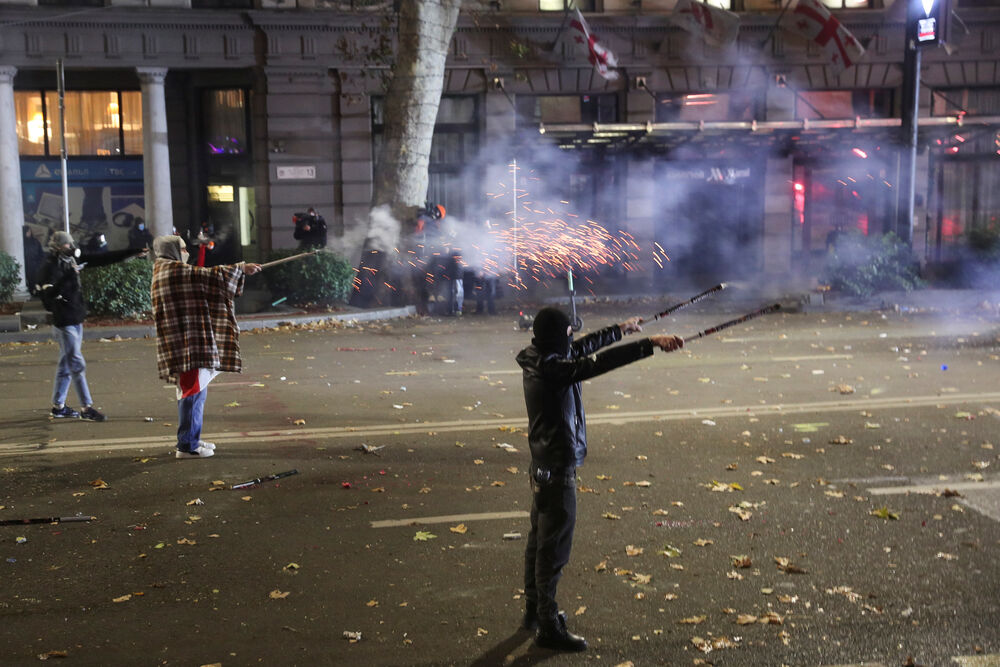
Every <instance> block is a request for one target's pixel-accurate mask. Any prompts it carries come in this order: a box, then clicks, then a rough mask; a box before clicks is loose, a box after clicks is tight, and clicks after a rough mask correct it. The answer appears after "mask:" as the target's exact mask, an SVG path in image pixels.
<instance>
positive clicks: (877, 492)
mask: <svg viewBox="0 0 1000 667" xmlns="http://www.w3.org/2000/svg"><path fill="white" fill-rule="evenodd" d="M945 489H949V490H951V491H978V490H983V491H985V490H987V489H1000V480H990V481H985V482H936V483H934V484H911V485H909V486H879V487H875V488H873V489H868V493H870V494H871V495H873V496H896V495H900V494H905V493H922V494H937V493H941V492H942V491H944V490H945Z"/></svg>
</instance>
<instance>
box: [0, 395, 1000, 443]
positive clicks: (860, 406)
mask: <svg viewBox="0 0 1000 667" xmlns="http://www.w3.org/2000/svg"><path fill="white" fill-rule="evenodd" d="M964 403H973V404H982V403H1000V392H991V393H975V394H948V395H947V396H939V395H937V394H934V395H929V396H910V397H896V398H871V397H865V398H860V399H854V400H843V399H841V400H832V401H816V402H814V403H790V404H789V403H786V404H775V405H728V406H711V407H704V408H702V407H698V408H678V409H674V410H640V411H634V412H603V413H598V414H592V415H590V416H589V417H588V419H587V421H588V423H589V424H592V425H599V424H610V425H617V424H622V423H628V422H642V421H651V422H671V421H685V420H689V419H704V418H707V417H711V418H712V419H721V418H723V417H746V416H758V415H793V414H803V413H811V412H847V411H853V410H877V409H881V408H915V407H922V406H927V405H955V404H964ZM501 426H506V427H517V428H521V429H524V428H525V427H526V426H527V422H526V421H525V418H524V417H517V418H511V419H506V418H503V419H478V420H467V421H463V420H449V421H440V422H419V423H413V424H374V425H371V426H332V427H326V428H313V429H305V428H302V429H289V430H281V429H273V430H266V431H244V432H233V431H229V432H225V433H210V434H207V435H205V436H204V437H205V438H206V439H208V440H209V441H210V442H218V443H226V444H230V443H232V444H235V443H247V442H268V443H272V442H274V441H275V440H281V441H284V442H290V441H294V440H314V439H334V438H366V437H367V438H371V437H376V436H383V437H395V436H413V435H426V434H427V433H428V432H430V431H433V432H435V433H449V432H456V431H458V432H472V431H488V430H493V429H497V428H500V427H501ZM175 442H176V440H175V438H174V436H170V435H161V436H145V437H138V438H108V439H103V440H98V439H91V440H65V441H57V442H55V443H51V444H44V443H37V442H36V443H9V444H0V457H3V456H16V455H20V454H45V453H55V452H64V451H77V452H100V451H108V450H116V449H142V448H144V447H154V446H165V447H170V446H173V445H174V443H175Z"/></svg>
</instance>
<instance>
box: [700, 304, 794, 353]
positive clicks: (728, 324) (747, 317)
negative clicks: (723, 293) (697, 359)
mask: <svg viewBox="0 0 1000 667" xmlns="http://www.w3.org/2000/svg"><path fill="white" fill-rule="evenodd" d="M777 310H781V304H780V303H776V304H773V305H770V306H767V307H766V308H761V309H760V310H755V311H753V312H752V313H747V314H746V315H744V316H743V317H737V318H736V319H735V320H729V321H728V322H723V323H722V324H717V325H715V326H714V327H709V328H708V329H705V330H704V331H699V332H698V333H696V334H694V335H693V336H686V337H685V338H684V342H685V343H689V342H690V341H693V340H698V339H699V338H704V337H705V336H709V335H711V334H714V333H718V332H720V331H722V330H723V329H728V328H729V327H734V326H736V325H737V324H743V323H744V322H746V321H747V320H752V319H754V318H755V317H760V316H761V315H767V314H768V313H773V312H775V311H777Z"/></svg>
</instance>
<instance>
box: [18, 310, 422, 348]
mask: <svg viewBox="0 0 1000 667" xmlns="http://www.w3.org/2000/svg"><path fill="white" fill-rule="evenodd" d="M416 312H417V308H416V306H403V307H402V308H385V309H381V310H362V311H358V312H354V313H330V314H328V315H274V316H268V317H245V316H244V317H237V318H236V321H237V322H238V323H239V325H240V331H253V330H255V329H273V328H275V327H279V326H284V325H286V324H311V323H315V322H374V321H378V320H392V319H399V318H403V317H410V316H411V315H415V314H416ZM42 326H44V329H42V328H41V326H40V327H39V329H38V330H35V331H14V332H7V333H0V344H3V343H38V342H44V341H49V340H52V333H51V331H50V330H49V325H42ZM115 336H118V337H121V338H153V337H155V336H156V329H155V327H153V326H152V325H148V324H137V325H132V326H128V325H123V326H110V327H88V326H87V325H86V324H84V326H83V339H84V340H100V339H102V338H114V337H115Z"/></svg>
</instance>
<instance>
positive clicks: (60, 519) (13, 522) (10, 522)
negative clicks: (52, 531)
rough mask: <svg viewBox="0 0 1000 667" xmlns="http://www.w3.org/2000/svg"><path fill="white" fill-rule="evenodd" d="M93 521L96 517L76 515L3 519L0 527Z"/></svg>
mask: <svg viewBox="0 0 1000 667" xmlns="http://www.w3.org/2000/svg"><path fill="white" fill-rule="evenodd" d="M95 519H97V517H96V516H84V515H82V514H77V515H76V516H49V517H38V518H33V519H4V520H2V521H0V526H22V525H25V524H30V523H70V522H73V521H94V520H95Z"/></svg>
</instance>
